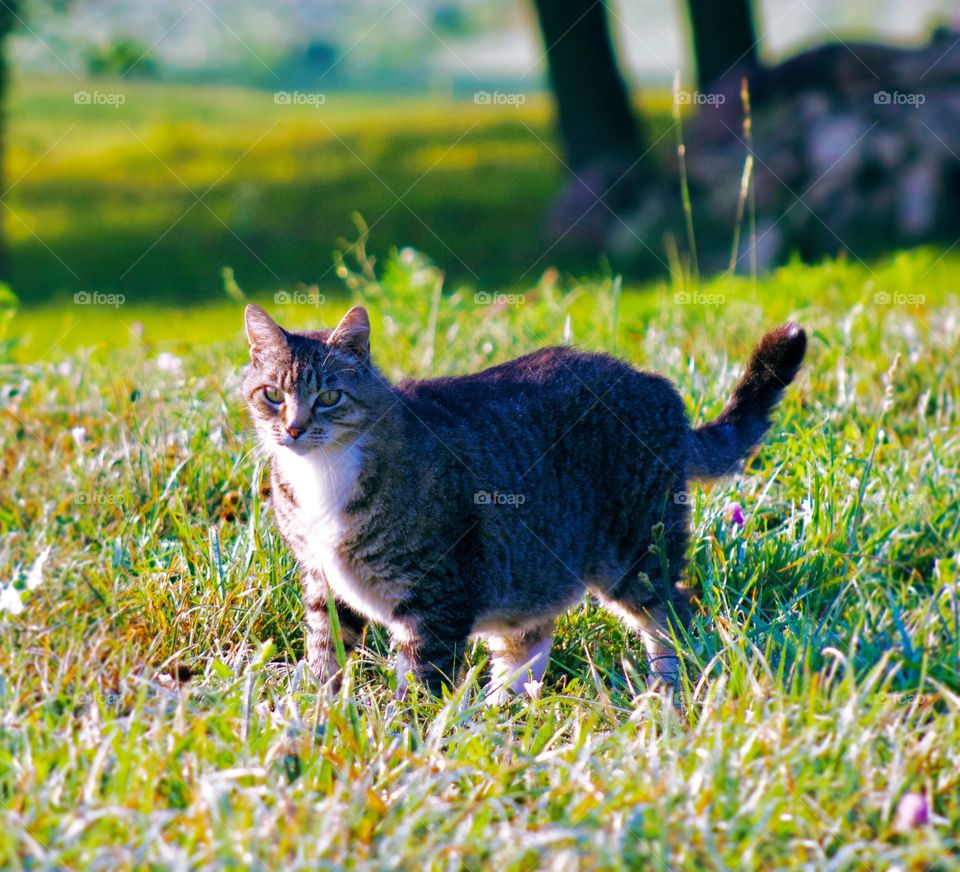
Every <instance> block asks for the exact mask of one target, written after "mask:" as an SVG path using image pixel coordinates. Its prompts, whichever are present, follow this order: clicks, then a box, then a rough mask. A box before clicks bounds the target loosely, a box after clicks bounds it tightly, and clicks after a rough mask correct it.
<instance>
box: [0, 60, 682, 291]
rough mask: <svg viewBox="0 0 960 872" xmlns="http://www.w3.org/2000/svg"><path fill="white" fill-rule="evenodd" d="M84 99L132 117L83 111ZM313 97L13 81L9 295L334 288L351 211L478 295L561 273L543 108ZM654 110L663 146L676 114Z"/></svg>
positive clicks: (94, 108)
mask: <svg viewBox="0 0 960 872" xmlns="http://www.w3.org/2000/svg"><path fill="white" fill-rule="evenodd" d="M80 91H85V92H87V93H90V94H101V95H104V97H109V98H111V99H113V98H114V97H115V95H119V96H122V97H123V99H124V102H123V103H122V104H119V105H118V104H116V103H109V104H108V103H104V104H99V105H97V104H89V105H87V104H77V103H75V102H74V95H75V94H76V93H78V92H80ZM324 96H325V97H326V102H324V103H323V104H322V105H320V106H317V107H311V106H309V105H299V106H297V105H277V104H275V103H274V100H273V94H272V93H269V92H266V91H255V90H247V89H241V88H236V89H231V88H224V87H188V86H177V85H161V84H154V83H149V82H129V81H114V80H92V81H78V80H74V79H67V78H47V79H45V78H36V77H23V78H20V79H17V80H16V81H15V82H14V85H13V89H12V95H11V101H10V106H9V112H8V114H9V119H10V121H9V157H8V161H7V169H6V174H7V177H8V178H7V183H6V185H5V187H10V191H9V192H8V194H7V195H6V196H5V198H4V202H5V203H6V204H7V206H8V209H7V211H6V213H5V216H4V225H5V227H6V230H7V233H8V235H9V238H10V243H11V247H12V250H13V274H12V285H13V287H14V290H15V291H16V292H17V294H18V296H19V297H20V298H21V300H23V301H24V302H25V303H27V304H31V305H33V304H38V303H45V302H50V301H51V300H53V299H69V297H70V296H72V294H73V293H74V292H76V291H78V290H80V291H89V292H99V293H105V294H111V293H112V294H123V295H125V297H126V298H127V300H128V301H129V302H130V303H138V304H148V303H150V302H151V301H162V302H168V303H169V302H171V301H174V302H176V301H179V302H186V301H190V302H195V301H197V300H216V299H218V298H219V294H220V269H221V267H224V266H229V267H232V268H233V269H234V271H235V272H236V275H237V278H238V281H239V282H240V284H241V285H242V286H243V287H244V288H245V289H246V290H247V291H248V292H253V293H267V292H270V293H272V292H274V291H275V290H276V289H277V288H279V287H293V286H295V285H296V284H297V283H302V284H304V285H306V286H311V285H314V284H319V285H321V287H322V288H323V289H324V290H329V289H331V288H334V287H335V286H336V285H337V284H338V283H337V280H336V276H335V274H334V270H333V262H332V259H331V257H330V252H331V251H332V250H333V249H334V247H335V246H336V245H337V244H338V242H339V240H340V239H342V238H345V237H350V238H352V237H353V236H354V234H355V227H354V224H353V221H352V218H351V216H352V215H353V213H354V212H356V211H358V210H359V211H360V212H362V214H363V216H364V218H365V219H366V221H367V222H368V223H369V224H370V225H371V227H372V228H373V229H374V233H373V235H372V239H373V241H374V243H375V244H379V243H380V242H381V241H382V240H387V241H389V242H391V243H393V242H397V243H401V244H403V245H411V246H414V247H416V248H418V249H419V250H422V251H426V252H428V253H430V254H431V255H432V256H433V257H434V258H436V259H437V260H438V261H440V262H442V263H444V264H445V265H446V267H447V270H448V272H449V273H450V274H451V276H452V277H454V278H456V279H457V280H468V281H470V282H472V283H474V284H476V285H478V286H484V287H491V286H497V285H501V284H504V283H509V282H515V281H517V277H518V276H520V275H521V274H522V273H523V272H524V271H525V270H527V268H528V267H530V266H531V265H532V264H536V265H537V267H538V268H539V269H540V270H542V269H544V268H545V267H546V266H548V265H549V264H550V263H553V262H556V260H557V257H558V255H559V254H561V253H562V246H561V248H560V250H552V251H551V252H550V257H549V258H546V259H544V255H545V254H546V252H547V250H548V248H549V247H550V243H549V242H548V241H546V240H545V238H544V237H543V236H542V234H541V227H542V225H543V217H544V214H545V212H546V210H547V208H548V206H549V204H550V203H551V202H552V200H553V198H554V197H555V196H556V195H557V193H558V192H559V191H560V189H561V187H562V186H563V184H564V182H565V180H566V179H567V178H568V177H569V176H568V173H567V172H566V170H565V169H564V168H563V166H562V164H561V162H560V158H559V153H560V148H559V147H558V145H557V143H556V140H555V138H554V135H553V133H552V123H551V119H550V108H549V103H548V101H547V100H546V98H545V97H542V96H534V95H531V96H530V97H529V98H528V100H527V102H526V103H524V104H523V105H522V106H519V107H515V106H486V105H475V104H474V103H473V102H471V101H469V100H455V99H453V98H452V97H450V96H444V95H442V94H440V95H434V96H431V97H430V98H423V97H420V98H412V97H396V98H392V99H391V100H390V102H389V103H385V102H384V100H383V98H382V97H379V98H376V99H374V98H372V97H364V96H362V95H353V94H338V93H330V94H326V95H324ZM647 102H648V105H649V104H650V101H647ZM652 105H653V107H654V110H653V112H652V113H650V112H648V115H649V116H650V120H651V123H652V125H653V135H654V136H655V137H656V136H659V135H660V132H661V128H665V125H666V124H668V123H669V115H668V113H666V112H664V106H663V100H662V99H661V98H657V99H655V100H654V101H652ZM451 190H456V191H457V192H458V197H457V198H456V199H455V200H454V199H452V198H451V197H450V191H451ZM504 239H509V240H510V244H509V245H508V246H504V245H503V240H504ZM375 251H376V253H378V254H380V255H385V254H386V246H384V247H382V248H378V249H375ZM570 265H571V266H575V265H576V264H575V263H571V264H570ZM580 265H585V266H589V267H592V268H593V269H596V266H597V262H596V260H593V261H592V262H591V261H586V262H582V263H581V264H580ZM532 275H534V276H535V275H536V273H535V272H533V273H532Z"/></svg>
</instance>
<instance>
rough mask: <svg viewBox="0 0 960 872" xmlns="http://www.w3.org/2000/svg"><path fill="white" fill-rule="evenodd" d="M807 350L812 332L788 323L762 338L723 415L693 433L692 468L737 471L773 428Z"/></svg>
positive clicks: (705, 473)
mask: <svg viewBox="0 0 960 872" xmlns="http://www.w3.org/2000/svg"><path fill="white" fill-rule="evenodd" d="M806 350H807V334H806V333H805V332H804V331H803V328H802V327H801V326H800V325H799V324H794V323H792V322H791V323H788V324H783V325H781V326H780V327H777V328H776V329H775V330H771V331H770V332H769V333H768V334H767V335H766V336H764V337H763V339H761V340H760V342H759V344H758V345H757V347H756V348H754V349H753V353H752V354H751V355H750V360H749V361H748V363H747V368H746V369H745V370H744V372H743V375H742V376H740V381H738V382H737V386H736V387H735V388H734V389H733V396H732V397H730V400H729V401H728V402H727V405H726V406H725V407H724V409H723V411H722V412H721V413H720V416H719V417H718V418H716V419H715V420H713V421H711V422H710V423H709V424H704V425H703V426H702V427H697V428H696V429H695V430H691V431H690V439H689V455H688V461H687V472H688V474H689V475H690V476H691V477H693V478H717V477H719V476H722V475H727V474H729V473H731V472H735V471H736V469H737V467H738V466H739V464H740V462H741V461H742V460H743V459H744V458H745V457H747V455H748V454H749V453H750V452H751V451H752V450H753V449H754V448H756V447H757V445H759V444H760V440H761V439H763V436H764V434H765V433H766V432H767V430H768V429H769V428H770V413H771V412H772V411H773V409H774V407H775V406H776V405H777V403H778V402H779V401H780V397H781V396H782V395H783V391H784V389H785V388H786V387H787V385H789V384H790V382H792V381H793V379H794V377H795V376H796V374H797V372H798V371H799V370H800V365H801V364H802V363H803V355H804V353H805V352H806Z"/></svg>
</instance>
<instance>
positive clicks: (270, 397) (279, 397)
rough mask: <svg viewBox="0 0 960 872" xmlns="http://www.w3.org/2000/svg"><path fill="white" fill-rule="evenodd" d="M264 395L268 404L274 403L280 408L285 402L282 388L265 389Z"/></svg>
mask: <svg viewBox="0 0 960 872" xmlns="http://www.w3.org/2000/svg"><path fill="white" fill-rule="evenodd" d="M263 395H264V396H265V397H266V398H267V402H268V403H273V405H275V406H279V405H280V403H281V402H283V391H281V390H280V388H275V387H265V388H264V389H263Z"/></svg>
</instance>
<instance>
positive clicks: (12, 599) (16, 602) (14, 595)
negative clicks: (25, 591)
mask: <svg viewBox="0 0 960 872" xmlns="http://www.w3.org/2000/svg"><path fill="white" fill-rule="evenodd" d="M0 612H10V614H11V615H19V614H22V613H23V600H22V599H20V591H18V590H17V589H16V588H15V587H14V586H13V584H5V585H3V586H2V587H0Z"/></svg>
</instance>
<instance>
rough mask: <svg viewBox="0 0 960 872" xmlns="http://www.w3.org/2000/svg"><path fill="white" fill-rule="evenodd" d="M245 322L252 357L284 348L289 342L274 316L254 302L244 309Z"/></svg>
mask: <svg viewBox="0 0 960 872" xmlns="http://www.w3.org/2000/svg"><path fill="white" fill-rule="evenodd" d="M243 323H244V326H245V327H246V328H247V342H249V343H250V357H251V358H254V357H256V356H257V355H258V354H260V353H262V352H264V351H270V350H275V349H278V348H282V347H284V346H285V345H286V344H287V338H286V336H285V335H284V333H283V330H281V329H280V328H279V327H278V326H277V324H276V322H275V321H274V320H273V318H271V317H270V316H269V315H268V314H267V313H266V312H265V311H264V310H263V309H261V308H260V307H259V306H257V305H256V304H254V303H250V304H249V305H248V306H247V308H246V309H245V310H244V312H243Z"/></svg>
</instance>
